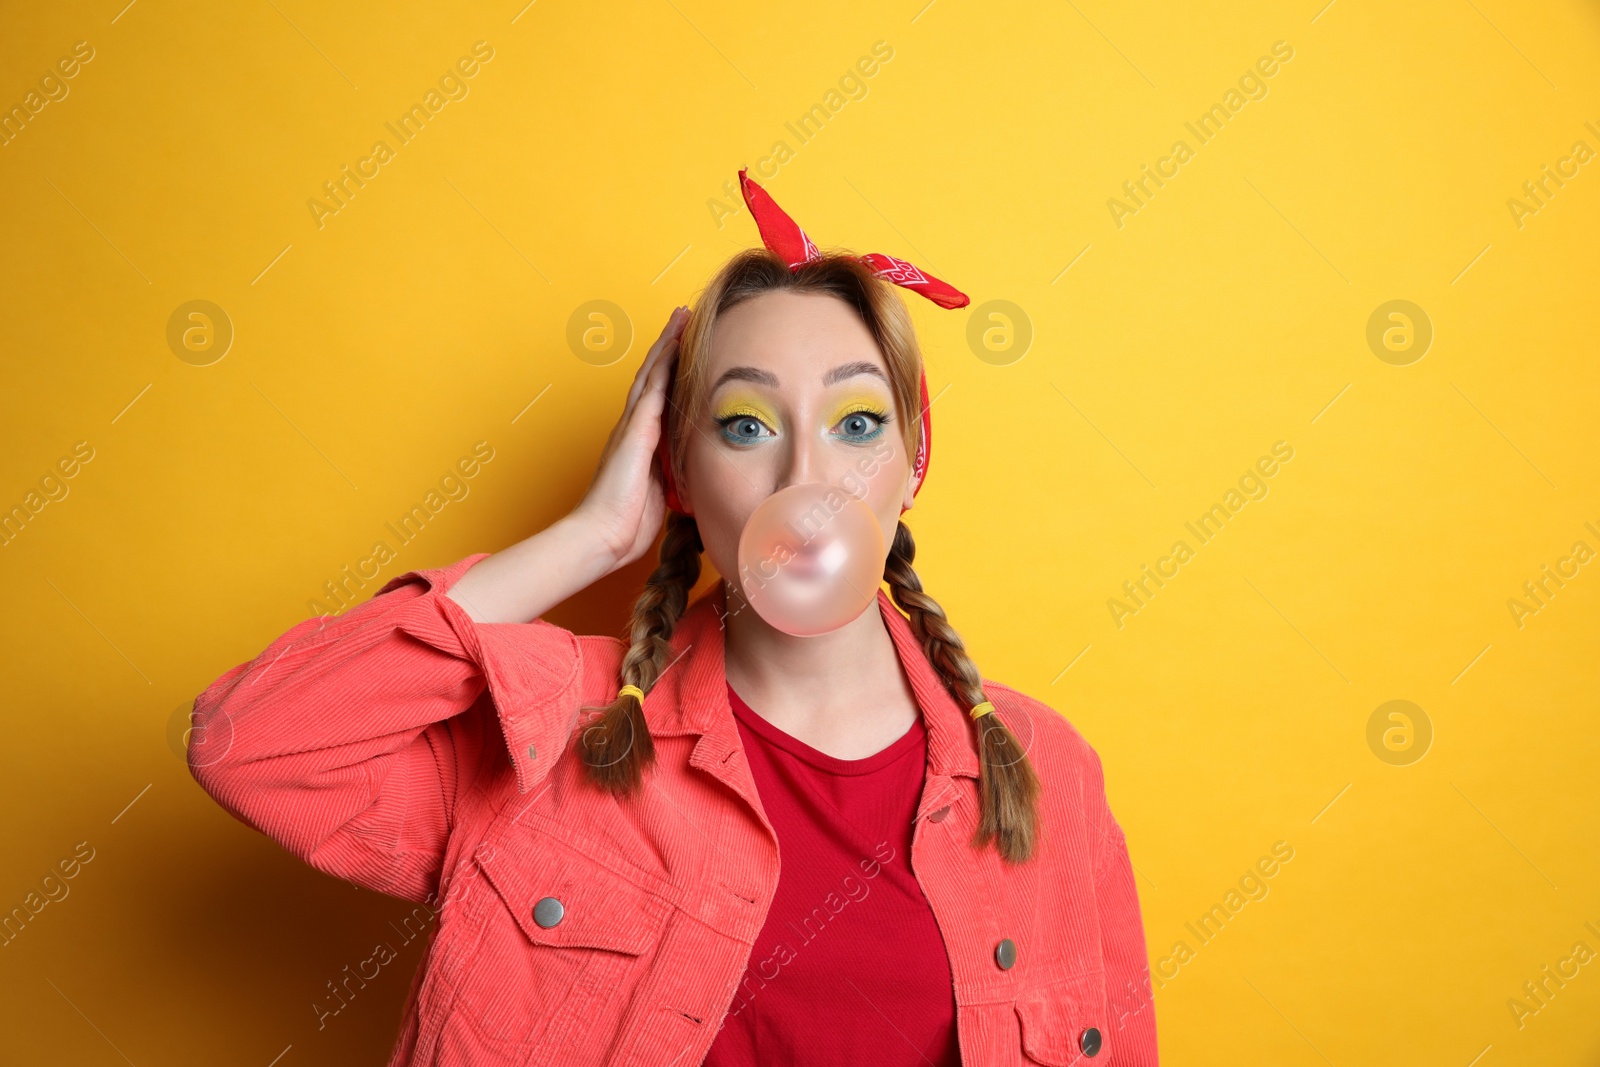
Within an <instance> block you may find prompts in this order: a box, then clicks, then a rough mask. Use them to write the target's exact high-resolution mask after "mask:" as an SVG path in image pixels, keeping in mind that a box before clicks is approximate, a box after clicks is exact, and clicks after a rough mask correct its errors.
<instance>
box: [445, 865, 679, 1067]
mask: <svg viewBox="0 0 1600 1067" xmlns="http://www.w3.org/2000/svg"><path fill="white" fill-rule="evenodd" d="M472 862H473V866H474V868H475V869H474V870H473V871H472V872H471V874H472V876H473V877H481V878H482V880H483V882H484V883H485V884H484V885H481V886H477V887H474V890H473V892H472V893H471V894H470V895H469V900H470V903H468V902H467V901H464V904H466V908H465V909H464V910H466V912H467V915H466V918H467V922H465V923H463V924H462V930H461V936H463V937H465V938H468V939H470V942H471V943H470V945H466V946H463V951H462V952H460V953H459V954H457V955H455V956H454V957H453V961H452V965H451V966H450V967H449V969H448V973H447V974H445V975H444V976H443V977H444V978H445V980H446V982H447V983H448V984H449V985H450V987H451V988H452V989H453V991H454V997H453V1004H452V1006H451V1009H450V1018H449V1019H447V1020H446V1021H445V1027H446V1029H449V1028H451V1027H453V1026H456V1025H460V1024H464V1025H467V1026H469V1027H471V1029H472V1030H473V1031H475V1032H476V1034H477V1035H478V1036H480V1037H482V1038H484V1039H486V1041H487V1042H489V1043H492V1044H494V1045H496V1046H500V1048H501V1051H502V1052H503V1053H505V1052H509V1051H510V1050H509V1049H506V1048H505V1046H507V1045H514V1046H521V1052H520V1053H519V1055H518V1056H517V1058H518V1059H519V1060H521V1061H523V1062H539V1063H542V1062H557V1061H559V1062H562V1063H572V1064H578V1063H584V1062H591V1061H592V1062H600V1059H601V1057H602V1056H603V1055H604V1054H605V1051H606V1049H605V1046H606V1044H607V1041H608V1039H609V1037H610V1035H611V1034H612V1033H613V1032H614V1031H615V1028H616V1024H617V1023H618V1022H619V1020H620V1018H621V1016H622V1013H623V1012H624V1010H625V1009H626V1008H627V1006H628V1003H629V1000H630V999H631V995H632V991H633V989H634V987H635V986H636V985H637V984H638V982H639V980H640V978H641V977H642V976H643V974H644V972H645V971H646V970H647V969H648V968H649V965H650V961H651V959H652V958H653V956H654V954H655V950H656V946H657V943H658V941H659V939H660V936H661V929H662V926H663V924H664V922H665V920H666V916H667V913H668V911H669V910H670V905H668V903H667V902H666V901H664V900H661V899H660V898H658V897H656V896H654V895H652V894H651V893H649V892H647V891H645V890H644V889H642V888H640V887H639V886H638V885H636V884H634V883H633V882H632V881H630V880H629V879H628V878H627V877H625V876H624V875H621V874H619V873H617V872H616V871H613V870H611V869H610V868H608V867H606V866H605V865H603V864H601V863H599V862H597V861H595V860H593V859H591V858H589V857H588V856H586V855H584V854H583V853H581V852H578V851H576V850H575V849H573V848H572V847H571V846H570V845H568V844H566V843H565V842H562V841H559V840H557V839H555V838H551V837H548V836H547V835H544V834H538V833H534V834H527V835H520V834H519V835H514V836H513V837H512V838H510V839H506V838H503V839H502V840H501V841H500V842H499V843H498V845H497V846H487V845H486V846H485V847H481V848H480V849H479V850H478V851H477V853H476V854H475V856H474V859H473V861H472ZM490 890H492V891H490ZM591 1036H592V1040H591V1039H590V1038H591Z"/></svg>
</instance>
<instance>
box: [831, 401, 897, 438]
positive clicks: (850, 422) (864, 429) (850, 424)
mask: <svg viewBox="0 0 1600 1067" xmlns="http://www.w3.org/2000/svg"><path fill="white" fill-rule="evenodd" d="M888 422H889V415H888V413H886V412H883V413H880V412H877V411H868V410H867V409H865V408H863V409H862V410H860V411H852V412H851V413H850V414H848V415H846V416H845V417H844V418H842V419H840V420H839V423H838V427H839V430H840V436H841V437H844V438H846V439H847V440H850V441H871V440H872V439H874V438H876V437H877V436H879V435H880V434H882V433H883V428H884V426H885V425H887V424H888Z"/></svg>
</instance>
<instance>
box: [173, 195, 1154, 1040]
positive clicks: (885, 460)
mask: <svg viewBox="0 0 1600 1067" xmlns="http://www.w3.org/2000/svg"><path fill="white" fill-rule="evenodd" d="M741 180H742V182H743V187H744V191H745V197H746V202H747V203H748V204H749V205H750V206H751V208H752V212H753V213H755V214H756V216H757V221H758V223H761V224H762V229H763V238H764V240H765V242H766V244H767V248H765V249H754V250H750V251H747V252H744V253H741V254H739V255H737V256H735V257H734V258H733V259H732V260H731V261H730V262H729V263H728V264H727V265H726V266H725V267H724V268H723V269H722V271H721V272H720V273H719V274H718V275H717V276H716V278H715V279H714V280H713V281H712V282H711V284H710V285H709V286H708V288H707V289H706V291H705V292H704V293H703V294H702V295H701V297H700V299H699V301H698V302H697V304H696V306H695V308H694V310H693V311H692V312H690V311H689V309H687V308H678V309H675V310H674V311H673V314H672V316H671V318H670V319H669V320H668V322H667V325H666V328H665V329H664V330H663V331H662V333H661V336H660V337H659V338H658V339H657V341H656V342H655V344H654V345H653V346H652V347H651V349H650V351H649V353H648V355H647V356H646V357H645V359H644V361H643V363H642V365H641V366H640V368H639V371H638V374H637V376H636V378H635V380H634V382H633V386H632V389H631V390H630V392H629V395H628V398H627V401H626V404H625V406H624V410H623V413H622V417H621V419H620V420H619V421H618V422H617V424H616V427H615V428H614V429H613V430H612V433H611V436H610V439H609V440H608V441H607V443H606V446H605V450H604V453H603V455H602V457H601V460H600V463H599V466H598V469H597V472H596V474H595V477H594V479H593V481H592V483H591V485H590V487H589V490H588V492H587V495H586V496H585V497H584V499H583V501H582V503H580V504H579V505H578V506H577V507H576V508H575V509H574V510H573V511H572V512H571V513H570V514H568V515H567V516H566V517H565V518H563V519H561V520H559V521H558V522H556V523H555V524H554V525H552V526H550V527H548V528H547V529H545V530H543V531H541V532H540V533H538V534H535V535H534V536H532V537H530V538H528V539H527V540H525V541H522V542H521V543H519V544H516V545H513V546H511V547H509V548H507V549H504V550H503V551H500V552H498V553H494V554H492V555H491V554H489V553H477V554H474V555H471V556H468V557H467V558H465V559H463V560H461V561H459V562H457V563H455V564H453V565H451V566H448V567H442V568H437V569H429V570H417V571H411V572H409V573H407V574H404V575H402V576H400V577H398V578H395V579H394V580H392V581H390V582H389V583H388V584H386V585H385V586H384V587H383V588H382V589H381V590H379V592H378V593H377V595H375V596H374V597H373V598H372V599H371V600H369V601H367V602H366V603H364V604H361V605H358V606H357V607H354V608H352V609H351V610H349V611H347V612H346V613H345V614H343V615H341V616H338V617H334V618H321V619H308V620H306V621H304V622H302V623H300V624H298V625H296V626H295V627H293V628H291V629H290V630H289V631H288V632H287V633H285V634H283V635H282V636H281V637H279V638H278V639H277V640H276V641H274V642H273V643H272V644H271V645H270V646H269V647H268V648H267V649H266V650H265V651H263V652H262V653H261V655H259V656H258V657H256V658H255V659H254V660H251V661H250V662H248V663H244V664H241V665H239V666H237V667H235V668H233V669H232V670H230V671H228V672H227V673H226V674H224V675H223V676H222V677H221V678H219V679H218V680H217V681H216V682H214V683H213V684H212V685H211V686H210V687H209V688H208V689H207V690H206V691H205V692H204V693H203V694H201V696H200V697H199V698H198V699H197V700H196V703H195V714H194V721H195V726H196V729H195V730H194V731H193V733H192V735H191V737H192V741H191V747H190V765H191V767H192V768H193V772H194V774H195V777H196V778H197V779H198V780H199V781H200V783H201V784H202V786H204V788H205V789H206V790H207V792H209V793H210V794H211V795H212V796H213V797H215V798H216V799H217V801H218V802H219V803H221V804H222V805H223V806H224V807H225V808H227V809H228V810H229V811H230V812H232V813H233V814H234V815H235V816H237V817H238V818H240V819H242V820H244V821H245V822H247V823H249V824H250V825H252V826H254V827H256V828H258V829H260V830H261V831H262V832H264V833H266V834H269V835H271V836H272V837H273V838H275V839H276V840H277V841H279V842H280V843H282V844H283V845H284V847H286V848H288V849H289V850H290V851H292V852H293V853H294V854H296V855H297V856H299V857H301V858H302V859H304V860H305V861H306V862H308V863H310V864H312V865H313V866H315V867H317V868H319V869H320V870H323V871H326V872H328V873H330V874H333V875H336V876H337V877H340V878H345V879H348V880H350V881H352V882H355V883H357V884H360V885H363V886H366V887H368V888H371V889H375V890H378V891H380V892H384V893H389V894H391V895H394V896H398V897H401V898H405V899H408V900H413V901H417V902H419V903H423V904H427V905H429V908H430V909H436V910H435V911H430V912H425V914H431V915H432V917H433V918H436V919H437V922H436V923H435V924H434V926H433V928H432V936H431V939H430V942H429V944H428V947H427V950H426V955H425V958H424V961H423V964H422V966H421V967H420V968H419V969H418V971H417V975H416V978H415V980H414V981H413V984H412V989H411V993H410V996H409V997H408V1000H407V1005H406V1011H405V1020H404V1024H403V1028H402V1032H401V1035H400V1039H399V1042H398V1044H397V1046H396V1048H395V1051H394V1054H393V1057H392V1058H391V1060H390V1062H391V1064H394V1065H398V1064H423V1063H427V1064H562V1065H569V1064H570V1065H580V1064H626V1065H646V1064H651V1065H654V1064H662V1065H666V1064H674V1065H683V1064H696V1063H705V1064H712V1065H717V1067H731V1065H740V1067H743V1065H753V1064H762V1065H769V1064H795V1065H820V1064H828V1065H830V1067H831V1065H834V1064H850V1063H861V1062H872V1063H873V1064H875V1065H899V1064H905V1065H908V1067H909V1065H912V1064H919V1065H920V1064H934V1065H938V1067H944V1065H947V1064H948V1065H954V1064H958V1063H962V1064H980V1065H987V1064H1027V1063H1043V1064H1058V1065H1059V1064H1070V1063H1079V1062H1085V1063H1110V1064H1117V1065H1145V1064H1154V1063H1155V1062H1156V1041H1155V1021H1154V1009H1153V1006H1152V1003H1151V998H1150V988H1149V976H1148V971H1147V969H1146V959H1145V946H1144V934H1143V929H1142V926H1141V924H1140V915H1139V903H1138V898H1137V895H1136V891H1135V886H1134V882H1133V876H1132V868H1131V864H1130V861H1129V858H1128V853H1127V849H1126V845H1125V843H1124V840H1123V836H1122V832H1121V830H1120V828H1119V827H1118V825H1117V822H1116V820H1115V819H1114V818H1113V816H1112V814H1111V811H1110V810H1109V808H1108V807H1107V805H1106V800H1105V790H1104V784H1103V779H1102V775H1101V769H1100V763H1099V760H1098V758H1097V757H1096V755H1095V753H1094V751H1093V750H1092V749H1091V748H1090V747H1089V746H1088V744H1087V743H1085V742H1084V740H1083V739H1082V738H1081V737H1080V736H1079V735H1078V734H1077V733H1076V732H1075V731H1074V730H1073V728H1072V727H1071V726H1070V725H1069V724H1068V723H1067V722H1066V720H1064V719H1063V718H1061V717H1060V716H1059V715H1057V714H1056V713H1055V712H1054V711H1052V710H1051V709H1050V708H1048V707H1046V706H1045V705H1044V704H1042V703H1040V702H1038V701H1036V700H1033V699H1031V698H1029V697H1027V696H1024V695H1022V694H1021V693H1018V692H1016V691H1015V690H1011V689H1007V688H1005V687H1003V686H1000V685H997V684H995V683H992V682H985V681H984V680H983V679H982V678H981V676H980V675H979V673H978V671H977V669H976V667H975V666H974V665H973V663H972V661H971V660H970V659H969V658H968V656H967V654H966V652H965V651H964V649H963V646H962V643H961V640H960V638H959V637H958V636H957V634H956V632H955V630H954V629H953V628H952V626H951V625H950V623H949V621H948V620H947V619H946V618H945V615H944V612H943V611H942V610H941V609H940V607H939V605H938V604H937V603H936V602H935V601H934V600H933V598H932V597H930V596H929V595H928V594H926V593H925V592H923V590H922V585H921V582H920V581H919V579H918V577H917V575H916V572H915V571H914V570H913V569H912V560H913V557H914V554H915V546H914V544H913V541H912V537H911V533H910V531H909V529H907V527H906V526H905V525H904V524H903V523H902V522H901V521H900V515H901V513H902V512H904V511H905V510H906V509H908V508H909V507H910V506H911V504H912V500H913V497H914V496H915V494H916V492H917V490H918V489H919V488H920V486H921V482H922V476H923V474H924V472H925V466H926V464H925V461H926V458H927V444H928V437H927V433H928V426H927V424H926V421H925V420H926V415H927V412H926V408H927V405H926V401H925V400H924V399H919V383H921V382H922V363H921V355H920V352H919V350H918V347H917V343H916V338H915V334H914V331H913V329H912V325H911V320H910V316H909V314H908V312H907V311H906V308H905V307H904V306H903V304H902V303H901V300H900V297H899V295H898V294H897V293H896V292H895V289H894V287H893V285H892V284H891V280H890V275H888V274H886V272H885V271H883V270H880V269H877V268H876V267H875V266H873V265H872V264H873V263H874V262H875V259H874V257H871V256H869V257H861V258H856V257H854V256H850V255H845V254H829V255H823V254H822V253H820V252H818V251H817V250H816V248H815V246H814V245H812V244H811V243H810V241H809V240H807V239H805V238H804V234H803V233H800V231H799V229H798V227H793V224H792V222H790V221H789V220H788V218H787V216H783V215H782V214H781V211H778V209H777V208H776V205H773V204H772V203H771V201H770V198H767V197H766V196H765V193H764V192H763V191H761V190H760V188H759V187H758V186H756V185H755V183H754V182H751V181H749V179H748V178H747V177H745V175H744V174H743V172H741ZM774 213H776V214H774ZM785 224H786V225H787V227H792V232H787V233H780V230H781V229H782V228H783V227H784V226H785ZM796 235H798V236H796ZM792 241H798V242H800V244H799V245H794V244H792ZM796 247H803V249H804V251H803V253H798V254H791V252H792V251H793V248H796ZM783 250H788V251H783ZM877 258H878V259H881V258H882V257H877ZM895 262H896V263H900V264H901V265H902V266H904V267H907V268H909V264H903V262H902V261H895ZM909 270H910V272H911V273H912V274H913V275H915V277H917V278H921V279H922V282H907V281H904V280H900V279H899V278H895V279H894V280H895V283H896V284H900V285H905V286H906V287H908V288H910V287H911V285H912V284H926V283H929V282H932V283H937V279H929V278H928V277H927V276H925V275H921V274H920V273H918V272H916V271H915V268H909ZM938 284H939V285H942V283H938ZM944 288H945V290H946V291H947V292H948V293H953V294H954V296H955V297H958V298H959V300H954V299H952V300H950V301H948V302H947V301H943V300H941V301H940V302H941V303H943V304H944V306H960V304H964V303H965V302H966V300H965V297H964V296H961V295H960V294H959V293H956V292H955V291H954V290H951V289H949V288H948V287H944ZM924 295H927V294H926V293H925V294H924ZM920 388H921V390H922V392H923V394H924V396H925V390H926V387H925V383H924V384H922V385H921V386H920ZM664 424H665V426H666V428H667V431H668V432H667V433H666V435H665V436H664V437H663V432H662V431H663V425H664ZM919 461H920V462H919ZM805 482H818V483H825V484H832V485H840V484H854V486H855V487H856V488H857V489H858V490H859V493H858V495H860V496H861V498H862V499H864V501H865V502H866V504H867V505H868V506H869V507H870V508H871V510H872V513H873V514H874V515H875V516H877V518H878V520H879V522H880V523H881V524H882V527H883V530H884V533H885V535H886V543H887V544H890V545H892V547H891V548H890V550H889V554H888V559H887V561H886V563H885V566H884V578H885V579H886V581H887V582H888V584H889V587H890V588H891V589H892V591H893V602H891V600H890V598H889V597H888V596H886V595H885V594H884V592H882V591H881V590H880V591H879V592H878V593H877V598H876V603H875V606H873V605H872V604H869V605H868V607H867V610H865V611H863V612H862V613H861V614H860V615H859V616H857V617H856V618H855V619H854V620H853V621H851V622H849V623H847V624H845V625H844V626H842V627H841V628H839V629H836V630H834V631H832V632H829V633H825V634H821V635H818V636H812V637H793V636H790V635H789V634H787V633H785V632H782V631H780V630H778V629H776V628H774V627H773V626H772V625H770V624H769V623H768V622H767V621H766V620H765V619H764V618H763V617H762V616H761V615H760V614H758V613H757V612H756V611H753V610H746V602H745V600H744V597H743V595H742V592H741V589H740V587H739V585H738V584H735V583H731V582H728V581H722V582H720V583H719V584H718V585H716V586H713V587H712V588H711V590H710V591H709V592H707V593H705V594H704V595H702V596H701V597H700V598H698V599H697V600H695V601H694V602H693V603H692V604H690V603H688V598H689V593H690V591H691V589H692V588H693V587H694V586H695V584H696V581H697V579H698V578H699V575H700V568H701V554H702V552H703V553H704V554H705V556H707V557H708V558H709V560H710V562H711V564H712V565H713V566H714V567H715V569H716V571H717V573H718V574H720V575H735V574H738V573H739V570H738V566H737V562H738V543H739V536H740V533H741V531H742V530H743V529H744V526H745V522H746V520H747V519H748V518H749V516H750V514H751V513H752V512H753V511H754V510H755V508H756V507H757V505H759V504H760V503H761V502H762V501H763V500H764V499H766V498H767V497H768V496H770V495H771V494H772V493H774V492H775V491H777V490H778V489H780V488H783V487H785V486H787V485H792V484H798V483H805ZM663 519H665V524H666V533H665V537H664V538H663V540H662V542H661V548H660V564H659V565H658V566H657V567H656V569H655V571H654V573H652V574H651V576H650V578H649V580H648V581H647V583H646V587H645V590H644V593H643V595H642V596H640V598H639V600H638V602H637V603H636V604H635V606H634V611H633V624H632V633H631V638H630V640H629V641H628V642H623V641H620V640H618V639H615V638H611V637H598V636H575V635H573V634H571V633H569V632H567V631H566V630H563V629H561V628H559V627H557V626H554V625H552V624H550V623H548V622H545V621H544V620H543V619H541V618H540V616H541V615H543V614H544V613H545V612H546V611H548V610H549V609H550V608H551V607H553V606H555V605H556V604H559V603H561V602H562V601H564V600H566V599H567V598H568V597H570V596H572V595H573V594H575V593H577V592H579V591H580V590H582V589H584V588H585V587H587V586H588V585H590V584H592V583H593V582H594V581H596V580H597V579H599V578H601V577H603V576H605V575H607V574H609V573H611V572H613V571H615V570H617V569H618V568H620V567H623V566H626V565H628V564H629V563H632V562H633V561H634V560H636V559H638V558H639V557H641V556H642V555H643V554H644V553H645V552H646V551H647V550H648V549H649V547H650V546H651V545H652V544H653V543H654V542H655V539H656V536H657V533H658V531H659V530H660V528H661V526H662V522H663ZM896 604H898V605H899V609H903V610H904V612H905V613H906V614H901V610H897V609H896V607H895V605H896ZM780 855H781V857H782V859H781V862H780ZM357 981H359V979H357ZM346 986H347V988H348V979H347V982H346ZM349 992H351V993H353V992H354V990H353V989H350V990H349ZM331 993H332V994H333V996H332V997H330V998H329V1006H328V1010H330V1011H332V1010H337V1008H338V1006H339V1004H340V1003H342V1001H343V999H344V994H343V993H342V992H341V990H340V989H338V988H334V989H332V990H331ZM334 997H337V998H339V1000H338V1001H335V1000H334V999H333V998H334ZM320 1011H321V1009H319V1013H320Z"/></svg>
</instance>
